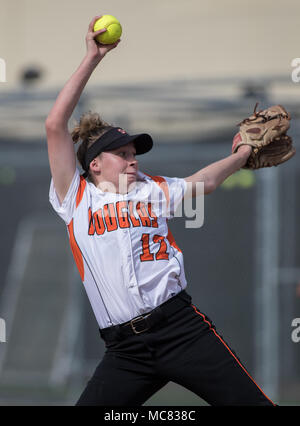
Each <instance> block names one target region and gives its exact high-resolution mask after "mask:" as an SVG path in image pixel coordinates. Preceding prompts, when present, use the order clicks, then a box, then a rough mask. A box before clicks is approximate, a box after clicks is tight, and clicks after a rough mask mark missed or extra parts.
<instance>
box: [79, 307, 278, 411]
mask: <svg viewBox="0 0 300 426" xmlns="http://www.w3.org/2000/svg"><path fill="white" fill-rule="evenodd" d="M105 344H106V352H105V355H104V357H103V359H102V361H101V362H100V364H99V365H98V367H97V369H96V371H95V373H94V375H93V377H92V378H91V380H90V381H89V382H88V384H87V387H86V389H85V390H84V392H83V394H82V395H81V397H80V399H79V401H78V402H77V404H76V405H99V406H112V405H115V406H139V405H142V404H144V403H145V402H146V401H147V400H148V399H149V398H150V397H151V396H152V395H153V394H154V393H155V392H157V391H158V390H159V389H161V388H162V387H163V386H165V385H166V384H167V383H168V382H169V381H172V382H175V383H178V384H179V385H181V386H183V387H185V388H187V389H189V390H190V391H192V392H194V393H195V394H196V395H198V396H199V397H201V398H202V399H203V400H205V401H206V402H207V403H208V404H210V405H215V406H222V405H229V406H230V405H231V406H237V405H244V406H246V405H275V404H274V403H273V402H272V401H271V400H270V399H269V398H268V397H267V396H266V395H265V394H264V393H263V391H262V390H261V389H260V388H259V387H258V385H257V384H256V383H255V382H254V380H253V379H252V378H251V376H250V374H249V373H248V372H247V371H246V369H245V368H244V366H243V365H242V363H241V362H240V360H239V359H238V357H237V356H236V354H235V353H234V352H233V350H232V349H230V347H229V346H228V345H227V343H226V342H225V341H224V340H223V338H222V337H221V336H220V335H219V334H218V332H217V331H216V329H215V327H214V325H213V324H212V322H211V321H210V319H209V318H208V317H207V316H205V315H204V314H203V313H201V312H200V311H199V309H198V308H196V307H195V306H194V305H193V304H187V305H186V306H185V307H183V308H182V309H181V310H180V311H178V312H176V313H175V314H173V315H172V316H171V317H168V318H165V319H164V320H162V321H161V322H160V323H159V324H158V325H156V326H155V327H154V328H152V329H151V330H148V331H145V332H144V333H141V334H138V335H132V336H127V337H126V338H124V339H122V340H115V341H113V340H111V341H106V342H105Z"/></svg>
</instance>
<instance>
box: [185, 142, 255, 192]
mask: <svg viewBox="0 0 300 426" xmlns="http://www.w3.org/2000/svg"><path fill="white" fill-rule="evenodd" d="M250 153H251V147H249V146H246V145H242V146H241V147H240V148H239V149H238V151H237V152H236V153H235V154H232V155H229V156H228V157H226V158H223V159H222V160H219V161H216V162H215V163H212V164H210V165H209V166H207V167H204V168H203V169H201V170H199V171H198V172H196V173H194V174H193V175H191V176H189V177H186V178H185V180H186V181H187V182H192V195H193V196H195V195H196V183H197V182H204V194H210V193H211V192H213V191H214V190H215V189H217V187H218V186H219V185H221V183H222V182H224V180H225V179H226V178H228V177H229V176H230V175H232V174H233V173H235V172H236V171H238V170H239V169H240V168H241V167H243V166H244V165H245V164H246V162H247V159H248V157H249V155H250Z"/></svg>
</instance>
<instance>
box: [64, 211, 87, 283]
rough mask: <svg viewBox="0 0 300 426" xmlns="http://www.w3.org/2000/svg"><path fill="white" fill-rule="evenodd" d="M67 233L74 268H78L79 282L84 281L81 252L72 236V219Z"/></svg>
mask: <svg viewBox="0 0 300 426" xmlns="http://www.w3.org/2000/svg"><path fill="white" fill-rule="evenodd" d="M68 231H69V239H70V246H71V250H72V253H73V257H74V259H75V263H76V266H77V268H78V271H79V274H80V278H81V281H84V266H83V257H82V253H81V250H80V248H79V246H78V244H77V242H76V239H75V236H74V224H73V219H72V220H71V222H70V223H69V225H68Z"/></svg>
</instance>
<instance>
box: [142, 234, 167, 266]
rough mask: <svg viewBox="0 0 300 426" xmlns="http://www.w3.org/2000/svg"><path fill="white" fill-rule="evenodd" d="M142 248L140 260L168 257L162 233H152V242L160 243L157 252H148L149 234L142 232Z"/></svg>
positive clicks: (146, 260) (165, 258) (164, 258)
mask: <svg viewBox="0 0 300 426" xmlns="http://www.w3.org/2000/svg"><path fill="white" fill-rule="evenodd" d="M141 241H142V249H143V252H142V254H141V255H140V259H141V262H148V261H152V260H154V259H155V260H168V259H169V253H167V248H168V246H167V243H166V241H165V237H163V236H162V235H154V236H153V243H155V244H160V246H159V250H158V252H157V253H151V252H150V246H149V241H150V234H143V235H142V238H141Z"/></svg>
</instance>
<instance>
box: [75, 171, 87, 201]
mask: <svg viewBox="0 0 300 426" xmlns="http://www.w3.org/2000/svg"><path fill="white" fill-rule="evenodd" d="M85 187H86V180H85V179H84V177H83V176H80V183H79V188H78V191H77V195H76V208H77V207H78V206H79V204H80V201H81V200H82V197H83V193H84V190H85Z"/></svg>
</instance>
